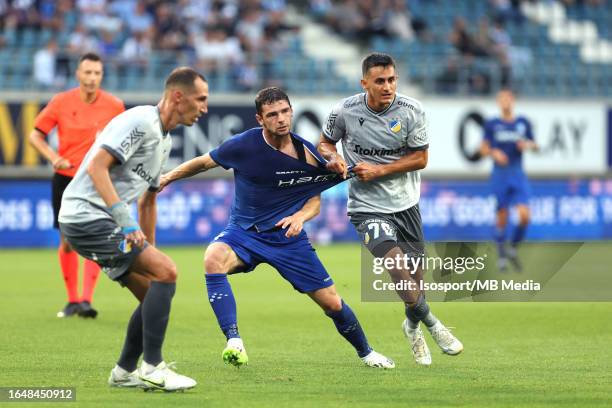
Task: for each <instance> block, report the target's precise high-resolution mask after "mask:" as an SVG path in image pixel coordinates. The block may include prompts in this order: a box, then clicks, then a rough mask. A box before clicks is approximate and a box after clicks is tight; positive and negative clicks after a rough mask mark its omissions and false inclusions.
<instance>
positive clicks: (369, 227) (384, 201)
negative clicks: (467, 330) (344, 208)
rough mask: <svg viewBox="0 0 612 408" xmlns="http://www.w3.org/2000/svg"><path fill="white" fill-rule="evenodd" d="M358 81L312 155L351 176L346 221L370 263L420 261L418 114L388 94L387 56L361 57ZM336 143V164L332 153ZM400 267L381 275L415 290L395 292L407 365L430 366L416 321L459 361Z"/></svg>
mask: <svg viewBox="0 0 612 408" xmlns="http://www.w3.org/2000/svg"><path fill="white" fill-rule="evenodd" d="M362 74H363V78H362V80H361V85H362V87H363V88H364V90H365V92H364V93H361V94H357V95H354V96H351V97H349V98H346V99H344V100H342V101H341V102H340V103H339V104H338V105H337V106H336V107H335V108H334V109H333V111H332V112H331V113H330V114H329V116H328V117H327V120H326V122H325V124H324V128H323V133H322V134H321V140H320V143H319V152H320V153H321V154H322V155H323V157H324V158H325V159H327V160H329V162H330V163H329V164H328V168H329V169H330V170H334V171H336V172H338V173H341V174H344V176H345V177H346V174H347V171H348V168H347V164H348V165H351V166H354V167H353V168H352V170H351V171H352V172H353V173H354V174H355V175H356V177H355V178H352V179H351V180H350V181H349V201H348V214H349V216H350V217H351V222H352V223H353V225H354V226H355V228H356V229H357V232H358V233H359V235H360V236H361V238H362V240H363V242H364V244H365V245H366V247H367V248H368V250H369V251H370V252H371V253H372V254H373V255H374V256H375V257H378V258H383V257H384V258H392V259H396V257H398V256H399V257H401V258H403V257H404V255H407V256H410V257H423V256H424V243H423V229H422V225H421V214H420V211H419V204H418V203H419V196H420V191H419V189H420V176H419V172H418V171H419V170H421V169H423V168H425V166H426V165H427V157H428V153H427V150H428V147H429V140H428V137H427V131H426V121H425V112H424V110H423V106H422V105H421V103H420V102H419V101H417V100H416V99H413V98H409V97H406V96H404V95H401V94H398V93H396V89H397V75H396V72H395V62H394V61H393V58H391V57H390V56H388V55H386V54H378V53H373V54H370V55H368V56H367V57H366V58H365V59H364V60H363V63H362ZM339 141H342V149H343V155H344V158H343V157H342V156H340V155H339V154H338V152H337V151H336V143H337V142H339ZM385 264H387V265H388V264H389V263H386V262H385ZM390 264H392V265H393V264H395V263H394V262H391V263H390ZM421 265H422V264H421ZM403 266H404V265H395V267H394V268H389V269H388V272H389V274H390V276H391V278H392V280H393V281H394V282H401V281H411V282H413V285H411V286H412V287H414V288H415V289H414V290H398V291H397V293H398V295H399V296H400V298H401V299H402V301H404V303H405V305H406V320H404V323H403V324H402V328H403V331H404V334H405V335H406V337H407V338H408V340H409V342H410V347H411V349H412V353H413V355H414V358H415V361H416V362H417V364H420V365H430V364H431V353H430V351H429V348H428V347H427V343H426V342H425V338H424V336H423V332H422V331H421V329H420V328H419V323H420V322H423V323H424V324H425V326H426V327H427V328H428V330H429V332H430V333H431V335H432V337H433V338H434V340H435V341H436V343H437V344H438V346H440V348H441V349H442V351H443V352H444V353H446V354H450V355H455V354H459V353H460V352H461V351H462V350H463V345H462V344H461V342H460V341H459V340H457V338H455V336H453V334H452V333H451V332H450V331H449V330H448V329H447V328H446V327H445V326H444V325H443V324H442V323H441V322H440V321H439V320H438V319H437V318H436V317H435V316H434V315H433V314H432V313H431V312H430V311H429V305H428V304H427V302H426V301H425V296H424V293H422V291H420V290H419V285H418V283H419V282H420V281H422V279H423V270H422V268H420V267H419V268H417V269H415V270H410V269H407V268H404V267H403Z"/></svg>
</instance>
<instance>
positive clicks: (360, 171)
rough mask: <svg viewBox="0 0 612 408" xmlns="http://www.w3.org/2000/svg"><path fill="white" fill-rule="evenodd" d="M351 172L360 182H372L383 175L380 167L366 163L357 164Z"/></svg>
mask: <svg viewBox="0 0 612 408" xmlns="http://www.w3.org/2000/svg"><path fill="white" fill-rule="evenodd" d="M352 171H353V173H355V175H356V176H357V178H358V179H359V180H361V181H372V180H374V179H377V178H379V177H381V176H383V175H384V174H383V171H382V168H381V166H379V165H376V164H372V163H366V162H359V163H357V164H356V165H355V167H353V170H352Z"/></svg>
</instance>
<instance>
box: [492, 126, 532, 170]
mask: <svg viewBox="0 0 612 408" xmlns="http://www.w3.org/2000/svg"><path fill="white" fill-rule="evenodd" d="M484 137H485V140H486V141H488V142H489V145H490V146H491V148H497V149H499V150H501V151H503V152H504V153H505V154H506V156H508V165H507V166H499V165H498V164H497V163H495V169H494V172H499V171H501V172H516V171H522V169H523V166H522V164H523V153H522V152H521V151H520V150H519V149H518V148H517V146H516V143H517V142H518V141H519V140H533V133H532V131H531V123H529V121H528V120H527V119H526V118H524V117H522V116H519V117H517V118H516V119H514V120H513V121H510V122H506V121H504V120H502V119H501V118H495V119H492V120H490V121H488V122H487V123H486V124H485V136H484Z"/></svg>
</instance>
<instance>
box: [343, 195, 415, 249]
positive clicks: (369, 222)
mask: <svg viewBox="0 0 612 408" xmlns="http://www.w3.org/2000/svg"><path fill="white" fill-rule="evenodd" d="M350 217H351V223H352V224H353V225H354V226H355V229H356V230H357V232H358V233H359V237H360V238H361V240H362V241H363V243H364V244H365V246H366V247H367V248H368V250H369V251H370V252H371V253H372V254H373V255H374V256H377V257H381V256H383V255H384V254H385V253H387V252H388V251H389V250H390V249H391V248H393V247H396V246H399V247H400V248H401V249H402V251H403V252H404V253H405V254H408V255H410V256H417V257H421V256H423V255H424V254H425V244H424V238H423V224H422V222H421V212H420V210H419V205H418V204H417V205H415V206H413V207H410V208H408V209H406V210H404V211H400V212H396V213H391V214H383V213H360V212H358V213H352V214H350Z"/></svg>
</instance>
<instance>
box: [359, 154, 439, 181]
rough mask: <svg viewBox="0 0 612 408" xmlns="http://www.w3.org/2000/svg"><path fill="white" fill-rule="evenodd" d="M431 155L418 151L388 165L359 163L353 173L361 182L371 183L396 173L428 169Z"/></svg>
mask: <svg viewBox="0 0 612 408" xmlns="http://www.w3.org/2000/svg"><path fill="white" fill-rule="evenodd" d="M428 159H429V154H428V153H427V150H417V151H415V152H411V153H408V154H406V155H404V156H402V157H400V158H399V159H397V160H396V161H394V162H392V163H388V164H373V163H367V162H359V163H357V164H356V165H355V167H353V170H352V171H353V172H354V173H355V175H356V176H357V178H359V180H361V181H371V180H375V179H377V178H380V177H384V176H387V175H389V174H394V173H407V172H410V171H416V170H422V169H424V168H425V167H427V161H428Z"/></svg>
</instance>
